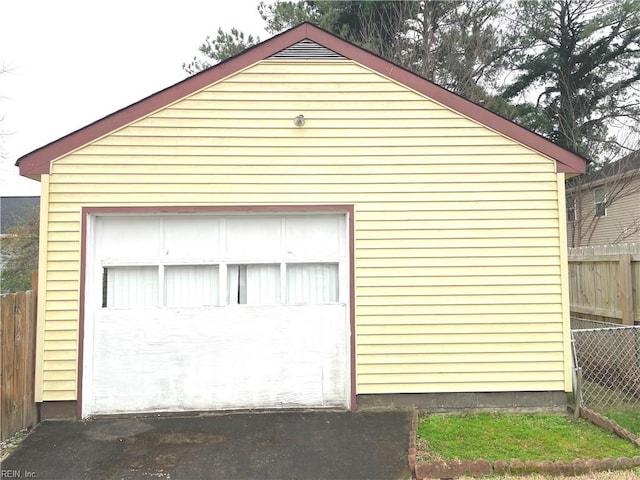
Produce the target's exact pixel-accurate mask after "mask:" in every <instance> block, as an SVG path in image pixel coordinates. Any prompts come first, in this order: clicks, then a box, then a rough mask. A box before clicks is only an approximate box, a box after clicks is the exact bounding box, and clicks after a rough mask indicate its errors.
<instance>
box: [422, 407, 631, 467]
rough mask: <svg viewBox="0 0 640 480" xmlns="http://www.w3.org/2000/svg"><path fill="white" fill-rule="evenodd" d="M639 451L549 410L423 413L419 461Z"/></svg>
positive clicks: (565, 456) (537, 458) (612, 454)
mask: <svg viewBox="0 0 640 480" xmlns="http://www.w3.org/2000/svg"><path fill="white" fill-rule="evenodd" d="M636 455H640V448H638V447H636V446H634V445H632V444H631V443H629V442H627V441H625V440H622V439H621V438H618V437H617V436H615V435H614V434H612V433H610V432H607V431H605V430H602V429H600V428H598V427H595V426H593V425H591V424H590V423H588V422H586V421H584V420H581V419H580V420H577V421H575V420H573V419H572V418H570V417H568V416H564V415H549V414H488V413H487V414H473V415H462V416H457V415H421V416H420V423H419V427H418V460H420V461H430V460H442V459H460V460H477V459H480V458H483V459H485V460H488V461H490V462H493V461H496V460H510V459H512V458H517V459H519V460H522V461H527V460H534V461H542V460H551V461H556V460H564V461H573V460H574V459H576V458H583V459H589V458H598V459H602V458H607V457H612V458H618V457H633V456H636Z"/></svg>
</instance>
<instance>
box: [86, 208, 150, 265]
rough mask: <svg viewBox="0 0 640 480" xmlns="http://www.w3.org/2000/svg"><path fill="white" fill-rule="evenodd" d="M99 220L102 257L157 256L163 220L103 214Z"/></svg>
mask: <svg viewBox="0 0 640 480" xmlns="http://www.w3.org/2000/svg"><path fill="white" fill-rule="evenodd" d="M100 220H101V221H100V222H99V223H98V229H97V231H96V240H97V242H98V243H99V249H100V251H101V258H103V259H120V258H125V259H127V260H131V259H135V260H138V261H141V260H143V259H145V258H155V257H157V256H159V255H160V235H159V234H160V219H159V218H140V217H136V216H131V217H103V218H101V219H100Z"/></svg>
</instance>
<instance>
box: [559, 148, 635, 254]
mask: <svg viewBox="0 0 640 480" xmlns="http://www.w3.org/2000/svg"><path fill="white" fill-rule="evenodd" d="M567 231H568V240H569V246H570V247H580V246H586V245H610V244H615V243H633V242H640V152H634V153H632V154H630V155H627V156H625V157H623V158H621V159H620V160H618V161H616V162H612V163H610V164H608V165H606V166H605V167H603V168H602V169H601V170H599V171H598V172H596V173H594V174H591V175H585V176H581V177H575V178H573V179H572V180H571V181H570V182H569V184H568V186H567Z"/></svg>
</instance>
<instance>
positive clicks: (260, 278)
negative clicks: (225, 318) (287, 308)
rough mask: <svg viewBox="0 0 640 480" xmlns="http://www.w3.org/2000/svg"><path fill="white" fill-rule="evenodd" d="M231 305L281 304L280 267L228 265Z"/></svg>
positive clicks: (228, 289)
mask: <svg viewBox="0 0 640 480" xmlns="http://www.w3.org/2000/svg"><path fill="white" fill-rule="evenodd" d="M227 293H228V302H229V305H244V304H246V305H269V304H278V303H280V265H228V266H227Z"/></svg>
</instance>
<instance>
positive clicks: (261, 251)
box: [225, 216, 282, 261]
mask: <svg viewBox="0 0 640 480" xmlns="http://www.w3.org/2000/svg"><path fill="white" fill-rule="evenodd" d="M281 224H282V219H281V218H280V217H244V216H243V217H230V218H227V219H226V232H227V235H226V250H225V256H226V257H227V258H228V259H231V260H242V261H255V260H262V259H272V258H274V257H278V256H280V251H281V249H282V242H281Z"/></svg>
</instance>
